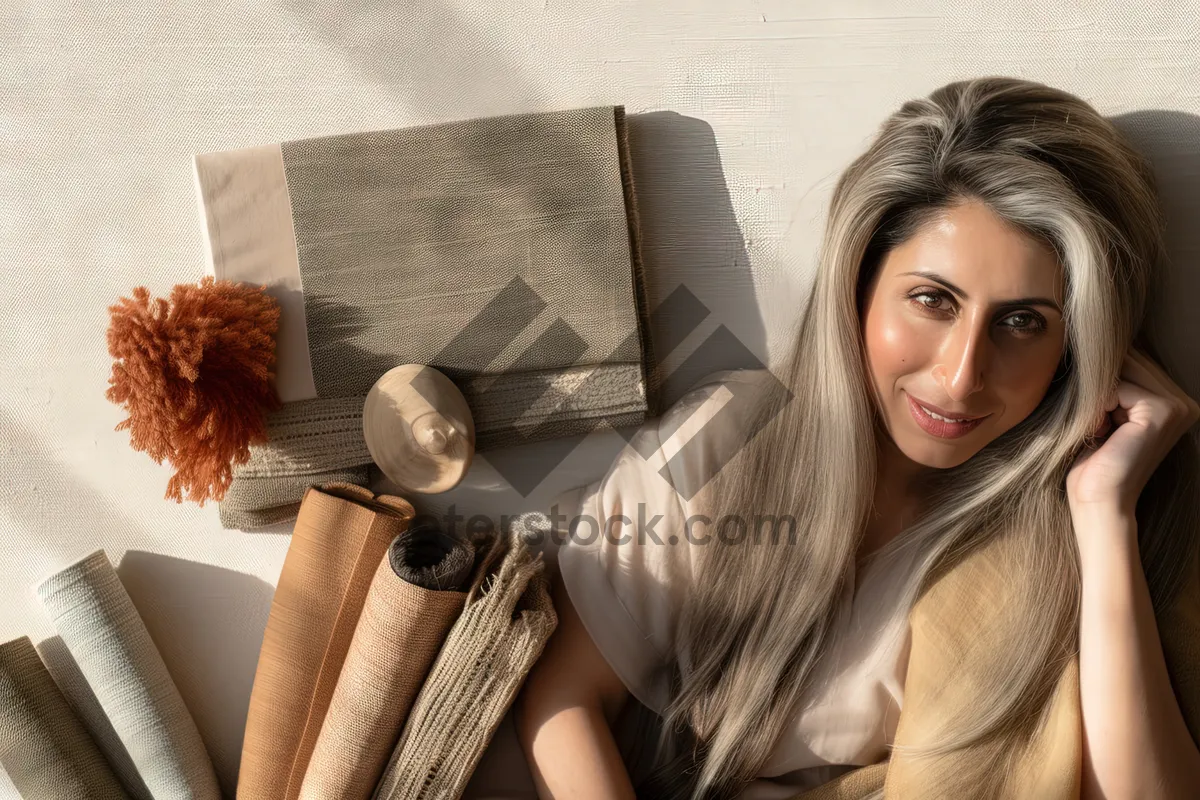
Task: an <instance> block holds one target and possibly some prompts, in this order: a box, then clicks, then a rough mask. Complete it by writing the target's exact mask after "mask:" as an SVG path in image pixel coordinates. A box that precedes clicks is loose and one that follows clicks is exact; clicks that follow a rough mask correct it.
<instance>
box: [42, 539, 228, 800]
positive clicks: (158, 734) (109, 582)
mask: <svg viewBox="0 0 1200 800" xmlns="http://www.w3.org/2000/svg"><path fill="white" fill-rule="evenodd" d="M37 593H38V596H39V597H40V598H41V601H42V605H43V606H44V607H45V609H46V611H47V613H48V614H49V615H50V618H51V619H52V620H53V622H54V627H55V628H56V629H57V630H58V635H59V636H60V637H61V638H62V641H63V644H65V645H66V647H67V649H68V650H69V651H70V653H71V656H72V657H73V658H74V660H75V663H76V664H77V665H78V667H79V672H80V674H82V676H83V677H84V678H85V679H86V680H87V687H66V686H64V687H62V688H63V692H64V694H66V695H67V696H68V697H69V698H70V699H71V700H72V705H73V706H74V708H76V709H77V710H78V711H79V713H80V714H81V715H83V718H84V724H85V725H86V726H87V728H88V730H89V731H90V732H91V733H92V736H93V738H94V739H95V740H96V743H97V745H99V747H100V749H101V751H102V752H103V753H104V754H105V756H106V757H107V759H108V761H109V763H110V764H112V765H113V768H114V770H115V771H116V772H117V777H118V778H119V779H120V780H121V783H122V784H123V785H124V787H125V789H126V791H128V792H129V793H130V794H131V795H133V796H135V797H139V798H141V797H145V798H161V797H172V798H195V799H196V800H220V798H221V792H220V789H219V788H218V784H217V776H216V773H215V772H214V771H213V766H212V761H211V760H210V759H209V757H208V752H207V751H206V750H205V749H204V743H203V742H202V741H201V739H200V732H199V731H198V730H197V729H196V723H195V721H194V720H193V719H192V715H191V713H190V712H189V711H188V709H187V706H185V705H184V702H183V698H182V697H181V696H180V695H179V690H178V689H177V688H176V687H175V683H174V681H173V680H172V679H171V675H170V673H169V672H167V667H166V664H164V663H163V660H162V656H161V655H160V654H159V652H158V649H157V648H156V647H155V646H154V642H153V640H151V638H150V634H149V632H148V631H147V630H146V626H145V624H144V623H143V622H142V618H141V617H140V616H139V615H138V612H137V609H136V608H135V607H134V605H133V601H132V600H130V598H129V594H128V593H127V592H126V591H125V587H124V586H123V585H122V584H121V580H120V578H119V577H118V576H117V572H116V570H114V569H113V566H112V564H111V563H110V562H109V560H108V556H106V555H105V553H104V551H103V550H97V551H96V552H94V553H92V554H91V555H89V556H87V557H85V558H83V559H81V560H80V561H77V562H76V563H74V564H72V565H71V566H69V567H67V568H66V569H64V570H62V571H61V572H58V573H57V574H55V575H52V576H50V577H49V578H47V579H46V580H45V581H43V582H42V583H41V584H40V585H39V586H38V587H37ZM88 692H90V693H91V694H92V695H93V696H94V698H95V703H93V702H92V700H91V699H90V698H88V697H86V696H80V698H79V700H78V701H76V699H75V696H76V695H86V694H87V693H88ZM97 710H100V711H102V712H103V713H102V714H96V713H95V712H96V711H97Z"/></svg>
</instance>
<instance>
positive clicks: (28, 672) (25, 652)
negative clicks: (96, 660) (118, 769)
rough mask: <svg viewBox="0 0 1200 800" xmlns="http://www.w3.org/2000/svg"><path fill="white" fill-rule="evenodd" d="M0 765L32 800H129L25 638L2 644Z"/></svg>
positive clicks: (19, 788) (0, 647)
mask: <svg viewBox="0 0 1200 800" xmlns="http://www.w3.org/2000/svg"><path fill="white" fill-rule="evenodd" d="M0 766H3V767H4V771H5V773H6V774H7V775H8V777H9V779H10V780H11V781H12V782H13V786H15V787H16V789H17V791H18V792H20V793H21V796H22V797H25V798H30V800H110V799H111V800H116V799H117V798H122V799H123V798H126V797H128V795H126V794H125V792H124V790H123V789H122V788H121V784H120V783H119V782H118V781H117V776H116V775H114V774H113V771H112V768H111V767H110V766H109V765H108V762H107V761H105V760H104V756H103V755H101V753H100V749H99V748H98V747H97V746H96V742H95V741H93V740H92V737H91V735H90V734H89V733H88V732H87V729H86V728H84V727H83V722H82V721H81V720H80V719H79V717H78V716H76V714H75V712H74V711H72V710H71V707H70V706H69V705H68V704H67V699H66V698H65V697H63V694H62V692H61V691H59V688H58V686H57V685H56V684H55V683H54V679H53V678H51V677H50V673H49V672H48V671H47V670H46V665H45V664H43V663H42V659H41V657H40V656H38V652H37V650H36V649H35V648H34V646H33V642H31V641H30V640H29V637H27V636H22V637H21V638H19V639H14V640H12V641H11V642H5V643H4V644H0Z"/></svg>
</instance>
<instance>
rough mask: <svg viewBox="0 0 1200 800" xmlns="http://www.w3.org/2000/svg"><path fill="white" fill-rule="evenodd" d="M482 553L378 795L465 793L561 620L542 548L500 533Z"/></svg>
mask: <svg viewBox="0 0 1200 800" xmlns="http://www.w3.org/2000/svg"><path fill="white" fill-rule="evenodd" d="M477 554H482V555H481V557H480V556H478V555H477V558H476V563H477V566H476V569H475V573H474V577H473V579H472V584H471V588H470V589H469V590H468V593H467V600H466V606H465V608H464V610H463V612H462V614H461V615H460V616H459V617H458V619H457V620H455V622H454V625H453V626H452V627H451V628H450V631H449V633H448V634H447V635H446V640H445V643H444V644H443V645H442V647H441V649H440V651H439V652H438V654H437V658H436V660H435V661H434V663H433V666H432V667H431V668H430V670H429V675H428V677H427V678H426V679H425V683H424V684H423V685H422V686H421V691H420V694H419V695H418V696H417V699H416V701H415V702H414V704H413V707H412V711H411V712H410V713H409V715H408V720H407V722H406V723H405V725H404V730H403V732H402V733H401V735H400V739H399V741H398V742H397V744H396V746H395V748H394V749H393V750H392V755H391V758H390V759H389V761H388V764H387V768H386V769H385V770H384V773H383V777H382V779H381V780H380V781H379V784H378V785H377V786H376V788H375V792H374V794H373V795H372V797H373V800H419V799H420V798H428V799H429V800H432V799H433V798H449V797H460V796H461V795H462V793H463V790H464V789H465V788H466V785H467V782H468V781H469V780H470V778H471V775H472V774H473V773H474V771H475V767H476V766H477V765H478V763H479V759H480V758H481V757H482V755H483V753H484V750H486V749H487V746H488V744H489V743H490V742H491V739H492V736H493V734H494V733H495V731H496V728H497V727H498V726H499V725H500V722H501V720H502V719H503V718H504V715H505V714H506V713H507V712H508V709H509V707H510V706H511V705H512V701H513V699H514V698H515V697H516V694H517V692H518V691H519V690H520V688H521V685H522V684H523V683H524V682H525V677H526V675H527V674H528V673H529V670H530V668H531V667H532V666H533V664H534V662H536V661H537V659H538V658H539V657H540V656H541V653H542V650H543V648H544V647H545V644H546V641H547V640H548V639H549V638H550V634H551V633H553V632H554V629H555V627H556V626H557V625H558V617H557V615H556V614H555V611H554V605H553V603H552V601H551V599H550V592H549V585H548V582H547V580H546V577H545V562H544V561H543V560H542V557H541V553H538V554H537V555H536V557H535V556H534V555H533V554H532V553H531V551H530V550H529V548H528V546H527V545H526V543H525V541H524V540H523V539H522V538H520V537H515V538H510V537H508V536H507V534H505V535H495V534H493V535H492V536H491V538H490V540H486V541H485V543H484V544H482V545H480V546H478V547H477ZM497 566H498V568H497Z"/></svg>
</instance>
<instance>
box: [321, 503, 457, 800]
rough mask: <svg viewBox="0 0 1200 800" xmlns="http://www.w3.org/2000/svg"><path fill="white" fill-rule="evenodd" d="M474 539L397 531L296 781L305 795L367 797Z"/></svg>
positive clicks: (438, 638)
mask: <svg viewBox="0 0 1200 800" xmlns="http://www.w3.org/2000/svg"><path fill="white" fill-rule="evenodd" d="M474 561H475V549H474V547H473V546H472V545H471V543H470V542H467V541H464V540H462V539H459V538H457V537H455V536H451V535H450V534H447V533H445V532H443V531H440V530H438V529H436V528H434V527H433V526H424V525H420V524H418V525H415V526H413V527H412V528H411V529H410V530H409V531H407V532H405V533H402V534H400V535H399V536H397V537H396V539H395V540H394V541H393V542H392V546H391V547H390V548H389V549H388V554H387V558H385V559H384V560H383V561H381V562H380V564H379V569H378V570H377V571H376V572H375V578H374V580H373V581H372V583H371V589H370V591H369V592H368V594H367V602H366V606H365V607H364V608H363V613H362V616H361V617H359V620H358V627H357V628H356V629H355V631H354V640H353V641H352V642H351V643H350V652H349V654H348V655H347V656H346V662H345V664H344V665H343V666H342V674H341V677H339V678H338V683H337V688H336V689H335V690H334V693H333V699H332V700H331V701H330V704H329V712H328V713H327V714H326V715H325V723H324V725H323V726H322V728H321V734H320V736H319V737H318V738H317V744H316V748H315V749H314V750H313V755H312V759H311V760H310V761H309V763H308V771H307V772H306V773H305V776H304V783H303V784H302V786H301V788H300V797H301V798H302V800H325V798H329V799H330V800H354V799H355V798H361V800H366V799H367V798H369V797H370V796H371V793H372V792H373V791H374V789H375V785H376V783H378V781H379V776H380V775H381V774H382V773H383V768H384V765H385V764H386V763H387V759H388V754H389V753H390V752H391V750H392V747H393V746H395V744H396V740H397V739H398V738H399V736H400V730H401V728H403V726H404V720H405V719H406V718H407V717H408V712H409V709H410V708H412V704H413V701H414V700H415V699H416V697H417V692H418V691H420V689H421V684H422V683H424V681H425V677H426V675H427V674H428V673H429V667H430V665H431V664H432V663H433V659H434V658H435V657H436V656H437V654H438V650H440V649H441V647H442V643H443V641H445V638H446V633H447V632H448V631H449V630H450V626H451V625H453V624H454V621H455V620H456V619H458V616H459V614H461V613H462V610H463V604H464V603H465V601H466V598H467V591H466V590H467V588H468V587H469V585H470V580H471V577H472V574H471V571H472V568H473V566H474Z"/></svg>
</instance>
